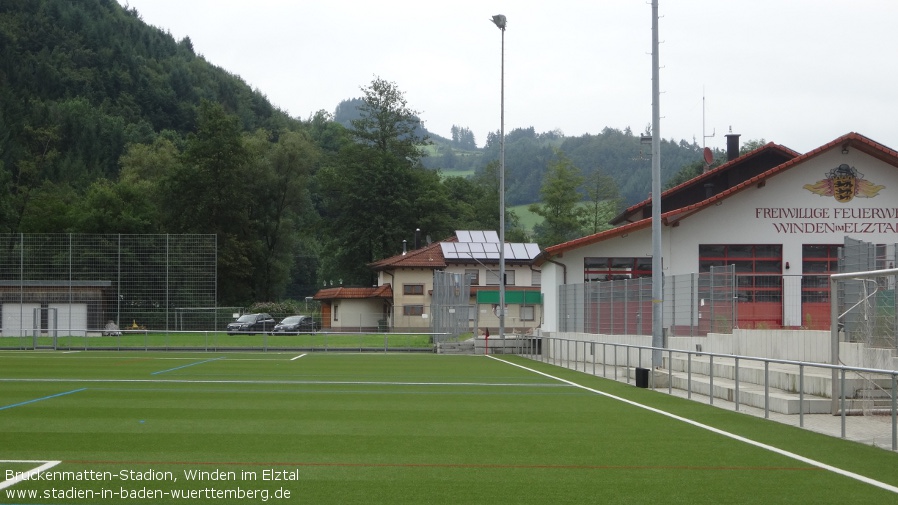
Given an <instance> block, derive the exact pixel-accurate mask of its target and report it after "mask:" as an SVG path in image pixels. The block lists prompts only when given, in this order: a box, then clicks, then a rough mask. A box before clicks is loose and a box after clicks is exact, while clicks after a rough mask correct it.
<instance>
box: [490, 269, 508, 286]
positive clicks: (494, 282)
mask: <svg viewBox="0 0 898 505" xmlns="http://www.w3.org/2000/svg"><path fill="white" fill-rule="evenodd" d="M486 284H487V286H498V285H499V270H498V269H497V270H487V271H486ZM505 285H506V286H514V285H515V284H514V270H505Z"/></svg>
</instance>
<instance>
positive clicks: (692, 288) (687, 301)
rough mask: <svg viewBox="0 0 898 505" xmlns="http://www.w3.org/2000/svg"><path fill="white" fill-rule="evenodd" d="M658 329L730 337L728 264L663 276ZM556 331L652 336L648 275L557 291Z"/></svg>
mask: <svg viewBox="0 0 898 505" xmlns="http://www.w3.org/2000/svg"><path fill="white" fill-rule="evenodd" d="M663 282H664V311H663V325H664V328H665V329H666V330H667V331H668V333H669V334H670V335H683V336H685V335H688V336H696V335H707V334H708V333H709V332H716V333H730V332H732V330H733V328H734V326H735V322H736V277H735V267H734V266H733V265H728V266H723V267H711V271H710V272H703V273H697V274H686V275H675V276H667V277H664V279H663ZM558 305H559V331H562V332H583V333H601V334H607V335H651V334H652V280H651V278H648V277H641V278H637V279H623V280H612V281H603V282H589V283H583V284H568V285H563V286H560V287H559V304H558Z"/></svg>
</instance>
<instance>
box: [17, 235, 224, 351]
mask: <svg viewBox="0 0 898 505" xmlns="http://www.w3.org/2000/svg"><path fill="white" fill-rule="evenodd" d="M216 254H217V253H216V237H215V236H214V235H112V234H109V235H80V234H41V235H31V234H2V235H0V321H2V323H0V324H2V335H3V336H26V335H28V336H32V335H33V336H35V337H36V336H39V335H42V334H52V335H54V336H57V335H89V334H102V333H110V332H115V331H116V330H125V329H132V330H137V329H151V330H155V331H162V330H166V331H167V330H171V331H180V330H215V329H219V328H224V326H225V325H226V324H227V323H228V322H229V321H231V316H232V314H233V309H232V308H219V307H218V306H217V303H216Z"/></svg>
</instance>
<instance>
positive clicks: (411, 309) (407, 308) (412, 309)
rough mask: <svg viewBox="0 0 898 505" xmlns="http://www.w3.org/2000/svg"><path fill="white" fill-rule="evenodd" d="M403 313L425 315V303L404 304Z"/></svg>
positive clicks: (405, 314)
mask: <svg viewBox="0 0 898 505" xmlns="http://www.w3.org/2000/svg"><path fill="white" fill-rule="evenodd" d="M402 315H403V316H421V315H424V306H423V305H403V306H402Z"/></svg>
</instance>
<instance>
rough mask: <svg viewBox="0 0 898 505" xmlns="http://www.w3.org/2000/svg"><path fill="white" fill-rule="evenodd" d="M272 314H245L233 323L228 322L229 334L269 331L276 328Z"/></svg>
mask: <svg viewBox="0 0 898 505" xmlns="http://www.w3.org/2000/svg"><path fill="white" fill-rule="evenodd" d="M274 323H275V321H274V318H273V317H271V314H264V313H261V314H243V315H242V316H240V317H238V318H237V320H236V321H234V322H233V323H228V335H236V334H238V333H267V332H270V331H271V330H272V328H274Z"/></svg>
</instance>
